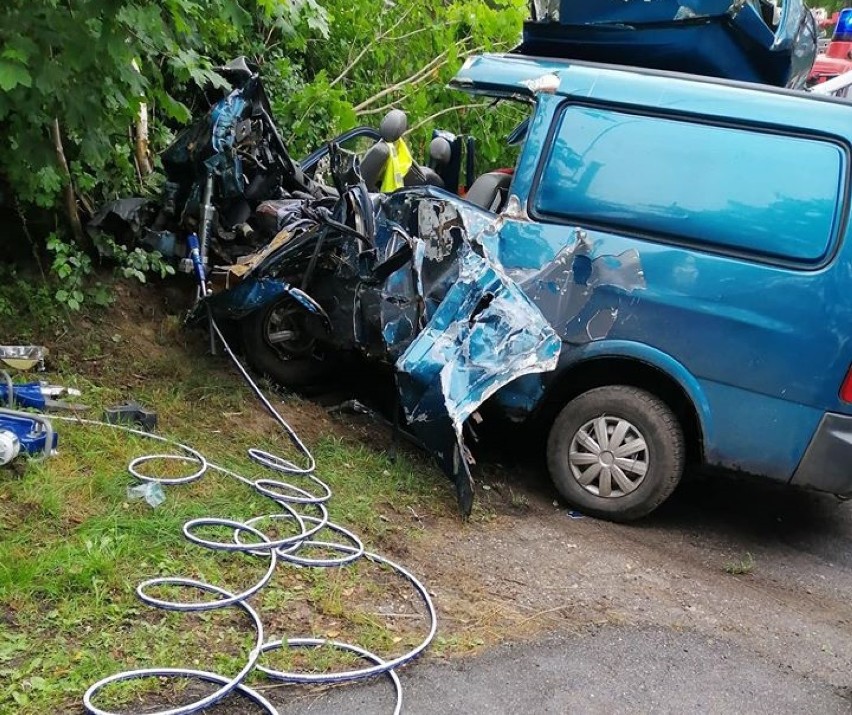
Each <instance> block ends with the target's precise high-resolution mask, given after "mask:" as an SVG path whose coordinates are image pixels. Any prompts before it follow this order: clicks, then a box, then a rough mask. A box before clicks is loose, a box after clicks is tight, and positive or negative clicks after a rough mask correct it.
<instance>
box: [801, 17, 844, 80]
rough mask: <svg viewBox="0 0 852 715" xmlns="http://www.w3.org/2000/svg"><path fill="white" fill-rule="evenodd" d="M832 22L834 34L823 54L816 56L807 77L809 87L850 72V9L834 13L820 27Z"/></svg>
mask: <svg viewBox="0 0 852 715" xmlns="http://www.w3.org/2000/svg"><path fill="white" fill-rule="evenodd" d="M832 22H835V23H836V24H835V25H834V34H833V35H832V37H831V42H829V44H828V48H827V49H826V51H825V53H824V54H819V55H817V58H816V61H815V62H814V66H813V69H811V73H810V75H809V76H808V86H809V87H812V86H814V85H816V84H822V83H823V82H825V81H826V80H829V79H832V78H834V77H838V76H840V75H842V74H844V73H845V72H850V71H852V8H847V9H846V10H841V11H840V12H839V13H835V14H834V15H832V17H831V18H830V19H827V20H825V21H824V22H821V23H820V25H822V26H827V25H830V24H832Z"/></svg>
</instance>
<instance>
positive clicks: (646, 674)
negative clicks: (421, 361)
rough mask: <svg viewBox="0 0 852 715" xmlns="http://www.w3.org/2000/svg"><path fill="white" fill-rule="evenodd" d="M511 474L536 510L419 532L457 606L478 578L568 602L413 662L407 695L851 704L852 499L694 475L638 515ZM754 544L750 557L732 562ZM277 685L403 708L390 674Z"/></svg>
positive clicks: (823, 708)
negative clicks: (461, 654) (443, 532)
mask: <svg viewBox="0 0 852 715" xmlns="http://www.w3.org/2000/svg"><path fill="white" fill-rule="evenodd" d="M499 478H500V477H499V476H498V477H495V479H499ZM494 485H495V486H494V488H493V489H492V490H491V492H489V493H493V492H494V491H500V489H499V487H498V483H497V482H494ZM513 486H514V487H515V489H516V490H517V489H518V488H525V489H527V492H526V494H527V495H528V496H529V498H530V500H531V504H530V507H529V509H528V510H526V511H525V513H523V514H518V515H517V516H514V517H506V516H502V517H499V518H497V519H495V521H494V523H492V524H489V525H488V526H487V527H483V526H473V527H470V528H467V529H465V530H464V531H463V532H462V533H460V534H459V535H458V538H449V539H447V538H443V539H440V540H438V539H436V540H435V541H434V542H430V543H429V544H427V545H426V547H425V548H426V549H430V550H431V551H430V555H431V557H432V560H431V569H432V576H431V578H432V583H434V584H435V587H436V591H437V593H436V596H437V600H438V602H439V603H443V604H444V606H445V610H446V611H447V612H448V613H447V615H448V616H449V617H450V618H452V617H454V616H455V615H456V614H457V613H458V612H459V611H460V610H461V608H462V606H463V604H464V603H465V599H468V598H469V600H470V602H471V603H472V604H476V603H477V602H478V599H481V598H485V596H483V593H486V594H487V598H488V599H489V600H488V605H489V606H490V605H491V604H492V603H493V602H494V600H495V599H496V600H502V602H504V603H507V604H508V603H511V604H513V605H515V606H517V607H518V608H519V609H522V610H523V612H524V613H526V612H531V613H540V612H547V611H551V610H552V609H554V608H559V607H560V606H561V605H562V604H564V609H565V610H564V611H560V612H559V614H558V617H555V618H553V619H552V620H548V621H546V622H545V623H544V624H543V628H542V629H541V630H540V631H539V632H538V633H537V634H534V635H533V637H534V640H533V641H530V640H528V639H527V640H523V639H521V640H520V641H518V640H516V641H515V642H514V643H512V642H511V641H512V640H513V639H512V638H511V637H510V638H507V639H506V640H507V641H509V643H507V644H504V645H499V646H497V647H494V648H491V649H487V650H486V651H485V652H484V653H483V654H482V655H479V656H475V657H468V658H461V659H456V660H451V661H441V660H438V659H435V658H432V657H429V656H427V657H426V658H425V659H424V660H423V661H421V662H417V663H414V664H412V665H411V666H409V667H407V668H405V669H403V670H402V671H401V672H400V677H401V679H402V683H403V687H404V698H405V700H404V703H405V705H404V708H403V712H404V713H410V714H413V715H418V714H421V713H422V714H424V715H425V714H427V713H428V714H429V715H433V714H434V713H446V714H448V715H451V714H454V713H465V714H467V713H473V714H479V713H483V714H484V713H635V712H654V713H657V712H661V713H687V712H689V713H692V712H700V713H742V712H748V713H771V714H772V715H778V714H780V713H852V687H850V686H852V504H842V503H839V502H838V501H837V500H836V499H834V498H833V497H830V496H826V495H818V494H813V493H805V492H798V491H794V490H789V489H782V488H776V487H775V486H773V485H768V484H765V483H761V482H756V481H749V480H745V481H743V480H740V479H732V478H725V477H710V478H698V479H693V480H690V481H688V482H687V483H686V484H684V485H683V487H682V488H681V489H680V490H678V492H677V493H676V494H675V496H674V497H673V499H672V500H671V501H670V502H669V503H667V504H666V505H664V507H663V508H662V509H660V510H659V511H658V512H657V513H656V514H654V515H653V516H652V517H650V518H648V519H646V520H644V521H643V522H641V523H639V524H637V525H632V526H628V525H616V524H609V523H606V522H601V521H597V520H594V519H588V518H587V519H570V518H568V516H567V513H566V509H565V508H564V507H563V506H562V505H560V506H559V507H554V506H553V496H554V495H553V493H552V492H551V491H550V487H549V486H548V485H547V484H546V483H544V482H539V483H536V482H535V481H533V482H529V480H525V481H522V483H521V484H514V485H513ZM502 491H503V492H505V491H506V490H505V486H504V488H503V489H502ZM746 554H748V555H750V557H751V558H753V564H754V566H753V569H752V571H751V572H749V573H747V574H742V575H733V574H730V573H728V572H727V571H726V568H727V564H729V563H730V562H731V561H732V560H736V559H739V558H742V557H743V556H744V555H746ZM454 567H457V570H456V571H453V568H454ZM463 576H466V577H467V579H466V580H465V579H464V578H463ZM456 582H458V583H459V584H463V585H459V586H456V585H454V584H455V583H456ZM471 584H477V590H476V591H473V590H466V589H470V587H471ZM480 587H481V591H480V590H479V588H480ZM471 610H473V609H471ZM591 622H593V623H595V624H596V625H594V626H593V627H587V624H588V623H591ZM527 635H529V634H527ZM274 695H275V697H274V700H275V702H276V704H277V705H278V706H279V707H280V708H281V712H282V713H288V714H289V713H296V712H299V713H340V714H343V713H349V712H352V713H390V712H392V711H393V697H392V689H391V687H390V685H389V683H387V682H379V683H374V684H371V685H355V686H343V687H340V688H334V689H332V690H330V691H325V692H322V693H317V692H311V691H306V690H303V689H301V690H294V691H288V690H287V689H281V690H276V691H275V693H274Z"/></svg>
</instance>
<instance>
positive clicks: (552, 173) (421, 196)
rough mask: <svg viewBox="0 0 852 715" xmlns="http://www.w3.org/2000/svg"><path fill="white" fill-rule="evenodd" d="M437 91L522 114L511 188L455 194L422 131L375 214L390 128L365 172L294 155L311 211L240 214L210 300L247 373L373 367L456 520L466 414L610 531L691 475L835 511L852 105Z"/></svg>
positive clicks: (850, 441) (532, 71) (851, 265)
mask: <svg viewBox="0 0 852 715" xmlns="http://www.w3.org/2000/svg"><path fill="white" fill-rule="evenodd" d="M452 86H453V87H455V88H457V89H461V90H463V91H466V92H469V93H473V94H480V95H486V96H487V97H489V98H494V99H496V100H498V101H499V100H515V101H520V102H523V103H526V104H527V105H528V107H529V116H528V119H527V120H526V121H525V122H523V123H522V124H521V125H520V126H519V127H518V129H517V130H516V131H515V132H513V135H512V141H513V142H514V143H516V144H520V145H521V148H520V156H519V159H518V163H517V165H516V167H515V169H514V171H506V170H493V171H489V172H486V173H485V174H483V175H481V176H479V177H478V178H476V179H475V180H473V181H472V182H471V185H470V187H469V189H468V190H467V191H466V192H464V191H461V190H459V188H458V186H459V183H460V182H459V180H458V172H459V166H460V165H461V162H460V160H459V159H458V156H455V158H453V155H452V153H451V146H450V144H449V140H448V139H447V140H446V141H445V143H444V144H442V141H444V140H445V139H446V137H445V136H444V135H441V134H440V133H438V136H437V137H436V139H435V140H434V141H433V148H436V150H435V155H434V157H433V159H434V161H432V162H430V165H429V166H427V167H422V168H421V169H418V170H417V172H415V173H416V174H417V177H415V178H416V179H417V180H416V181H412V182H411V183H409V180H408V179H409V176H408V174H407V175H406V177H405V179H406V180H405V184H406V186H405V187H404V188H399V189H396V190H393V191H384V192H382V191H380V190H379V189H378V186H377V184H376V179H377V178H378V177H380V176H381V174H380V173H376V171H374V169H376V168H377V167H379V168H381V161H382V157H387V156H389V155H390V154H391V153H392V151H396V149H395V148H394V147H395V146H397V143H398V142H399V141H400V139H401V137H402V136H403V134H404V131H405V121H404V116H402V115H401V113H399V112H396V113H391V114H389V116H388V118H386V121H383V123H382V127H381V129H380V136H381V139H380V140H379V142H378V143H377V144H375V145H374V146H373V147H371V148H369V149H368V150H367V151H366V153H365V154H364V156H363V157H362V158H361V159H362V160H361V163H360V166H361V171H360V173H359V171H358V170H357V166H355V165H350V163H347V161H348V160H345V159H344V157H343V154H342V153H341V150H340V147H338V146H337V144H343V143H345V141H348V140H349V139H351V137H350V136H349V135H345V136H344V137H341V138H339V142H332V143H330V144H329V145H328V147H327V148H326V149H324V150H322V151H320V152H319V153H315V154H314V155H311V156H310V157H308V159H306V160H305V161H304V162H302V164H301V171H302V172H303V174H304V176H305V177H308V178H309V179H310V180H311V182H312V183H311V184H310V187H309V188H310V190H311V191H312V192H313V195H314V196H317V197H319V198H318V199H312V198H308V199H306V198H304V197H305V196H306V193H305V192H302V193H301V194H300V195H298V196H294V197H285V198H284V199H282V200H281V201H278V202H275V201H272V202H269V203H270V204H274V205H270V206H267V207H266V209H264V208H263V207H261V208H260V209H258V211H259V212H261V213H264V214H265V215H266V216H267V217H273V218H275V222H274V226H273V229H272V231H271V233H270V242H269V243H268V245H267V246H266V247H264V248H263V249H262V250H261V251H259V252H258V253H257V254H255V255H254V256H253V257H251V258H250V259H248V260H246V261H242V262H241V263H240V264H239V265H236V266H231V267H224V268H223V269H222V270H221V271H220V272H219V273H218V274H215V272H214V278H215V277H216V275H218V279H217V280H218V284H220V285H221V286H223V287H224V288H223V291H222V292H220V293H218V294H216V295H214V296H212V297H211V298H210V299H209V300H208V301H207V303H209V305H210V307H211V308H212V310H213V313H214V314H215V315H217V316H219V317H220V318H228V319H231V320H234V321H238V322H239V323H240V325H241V330H242V336H243V344H244V348H245V351H246V355H247V357H248V359H249V362H250V363H251V364H252V366H253V367H254V368H255V369H257V370H259V371H261V372H264V373H266V374H268V375H270V376H271V377H273V378H274V379H275V380H277V381H278V382H280V383H283V384H287V385H305V384H308V383H310V381H312V380H316V379H318V377H319V376H320V374H321V373H323V372H325V373H326V374H327V373H328V372H329V371H331V372H333V373H336V374H338V375H343V374H346V370H345V369H342V368H341V367H340V365H339V363H337V362H336V358H334V357H333V356H335V355H340V354H346V355H352V354H355V355H357V356H359V359H360V358H366V359H368V360H371V361H374V362H379V363H383V364H384V365H386V366H387V367H388V368H390V369H392V370H393V371H394V373H395V375H394V378H395V381H396V385H397V389H398V393H399V405H400V407H401V410H400V412H401V413H403V414H404V417H405V419H406V421H407V422H408V424H409V428H410V430H411V431H412V432H413V433H414V434H415V435H416V436H417V437H418V438H419V439H420V441H421V442H422V443H423V444H424V445H425V446H426V447H427V448H429V449H430V450H431V451H432V452H433V454H434V455H435V456H436V459H437V460H438V462H439V463H440V464H441V465H442V467H443V468H444V470H445V471H446V472H447V474H448V475H449V476H450V477H451V478H452V479H453V481H454V482H455V485H456V490H457V494H458V497H459V503H460V505H461V508H462V511H463V512H464V513H469V511H470V508H471V505H472V500H473V492H474V490H473V480H472V477H471V471H470V463H471V458H470V451H469V450H468V449H467V447H466V445H465V439H466V437H467V436H468V435H469V432H468V429H469V427H470V421H471V419H472V418H474V417H475V416H476V414H477V413H478V412H479V408H480V407H483V411H484V412H483V413H487V410H488V408H490V407H496V408H499V409H500V410H502V411H503V412H504V413H505V414H507V415H508V416H509V417H510V418H511V419H514V420H516V421H530V420H532V421H535V424H537V425H541V426H543V429H547V430H548V432H549V438H548V442H547V462H548V465H549V470H550V473H551V476H552V478H553V481H554V482H555V484H556V486H557V487H558V489H559V490H560V492H561V493H562V494H563V495H564V497H565V498H566V500H568V501H569V502H570V503H572V504H574V505H575V506H577V507H578V508H580V509H582V510H583V511H585V512H586V513H589V514H594V515H598V516H602V517H605V518H610V519H622V520H627V519H635V518H638V517H641V516H643V515H646V514H648V513H649V512H651V511H652V510H653V509H654V508H656V507H657V506H658V505H659V504H661V503H662V502H663V501H664V500H665V499H666V498H667V497H668V496H669V495H670V494H671V493H672V491H673V490H674V489H675V487H676V486H677V484H678V482H679V480H680V479H681V476H682V474H683V471H684V468H685V466H686V465H687V464H701V463H703V464H707V465H712V466H715V467H721V468H724V469H730V470H736V471H739V472H743V473H748V474H753V475H758V476H761V477H766V478H769V479H772V480H775V481H778V482H784V483H790V484H793V485H797V486H802V487H809V488H813V489H818V490H822V491H827V492H832V493H836V494H841V495H848V494H852V375H850V372H849V369H850V362H852V344H850V334H851V333H852V292H850V289H849V286H850V285H852V242H851V241H850V240H847V233H848V231H849V195H850V185H849V182H850V151H852V108H850V106H849V105H848V104H845V103H843V102H842V101H839V100H836V99H833V98H819V97H814V96H810V95H808V94H806V93H804V92H796V91H792V90H785V89H776V88H771V87H765V86H760V85H755V84H745V83H738V82H731V81H726V80H718V79H707V78H701V77H696V76H690V75H683V74H675V73H671V72H665V71H655V70H641V69H635V68H625V67H616V66H612V65H599V64H591V63H584V62H579V61H565V60H554V59H542V58H531V57H525V56H522V55H518V54H507V55H482V56H477V57H474V58H470V59H469V60H468V61H467V62H466V63H465V65H464V66H463V67H462V69H461V70H460V71H459V73H458V74H457V76H456V77H455V79H454V80H453V82H452ZM370 131H372V132H373V135H372V137H371V141H376V139H375V132H374V131H373V130H370ZM356 133H357V132H356ZM451 138H452V137H451ZM453 141H455V139H454V140H453ZM382 142H384V143H383V144H382ZM456 145H458V142H456ZM379 150H381V151H379ZM438 150H440V151H438ZM332 151H333V152H334V154H333V156H331V155H329V152H332ZM327 155H328V156H327ZM323 156H325V158H327V159H333V160H334V161H331V162H330V163H329V162H325V165H328V166H337V167H338V168H339V169H340V171H339V173H338V174H336V175H335V184H336V186H338V187H339V192H333V191H331V190H327V186H325V184H323V183H322V181H321V177H322V172H323V171H324V169H321V168H320V167H321V166H323ZM442 157H443V159H442ZM447 157H449V159H448V158H447ZM441 161H444V162H445V163H444V164H443V165H442V164H441ZM450 165H452V166H454V167H455V169H454V171H455V172H456V175H455V178H453V177H452V176H450V175H448V174H447V173H446V168H447V166H450ZM370 167H372V168H370ZM414 168H416V164H414V165H412V169H411V171H410V172H409V173H411V172H413V171H414ZM370 172H372V173H370ZM441 172H444V173H443V174H442V173H441ZM368 175H369V178H368ZM352 177H354V179H353V178H352ZM418 177H419V178H418ZM332 205H333V210H326V209H325V208H323V207H325V206H332ZM272 235H274V236H275V238H274V239H273V238H271V237H272ZM214 282H215V281H214ZM480 416H481V414H480Z"/></svg>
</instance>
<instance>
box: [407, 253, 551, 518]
mask: <svg viewBox="0 0 852 715" xmlns="http://www.w3.org/2000/svg"><path fill="white" fill-rule="evenodd" d="M560 347H561V341H560V340H559V337H558V336H557V335H556V332H555V331H554V330H553V328H552V327H551V326H550V325H549V324H548V322H547V321H546V320H545V319H544V316H542V314H541V312H540V311H539V310H537V309H536V307H535V306H534V305H533V304H532V302H531V301H530V300H529V299H528V298H527V296H526V295H525V294H524V293H523V292H522V291H521V290H520V288H519V287H518V286H517V285H516V284H515V283H514V282H513V281H512V280H511V279H510V278H509V277H508V276H506V274H505V273H503V272H502V271H501V270H500V269H499V267H498V266H496V265H494V264H492V263H490V262H489V261H488V260H487V259H485V258H483V257H482V256H480V255H478V254H477V253H476V252H475V251H474V250H473V249H472V248H471V247H470V246H469V245H465V246H464V248H463V249H462V250H461V254H460V257H459V276H458V280H457V281H456V283H455V284H454V285H453V287H452V288H451V289H450V291H449V292H448V293H447V295H446V297H445V298H444V300H443V301H442V302H441V304H440V305H439V306H438V309H437V310H436V311H435V314H434V316H433V317H432V320H431V321H430V322H429V324H428V325H427V326H426V327H425V329H424V330H423V331H422V332H421V333H420V334H419V335H418V336H417V338H415V340H414V341H413V342H412V343H411V345H410V346H409V347H408V350H407V351H406V352H405V354H404V355H403V356H402V357H401V358H400V359H399V361H398V362H397V364H396V368H397V384H398V386H399V393H400V400H401V402H402V406H403V409H404V410H405V416H406V419H407V421H408V423H409V424H410V426H411V428H412V430H413V431H414V433H415V434H416V435H417V436H418V437H419V438H420V439H421V440H422V441H423V442H424V444H426V446H427V447H429V448H431V449H433V450H434V452H435V455H436V458H437V459H438V461H439V463H440V464H441V466H442V467H443V469H444V470H445V471H446V472H447V473H448V474H451V475H452V476H453V479H454V482H455V484H456V492H457V495H458V498H459V505H460V506H461V509H462V511H463V512H464V513H465V514H469V513H470V509H471V506H472V499H473V497H472V494H473V492H472V488H471V487H472V483H471V476H470V468H469V460H470V458H469V456H468V454H467V451H466V449H465V446H464V438H463V434H462V426H463V425H464V422H465V420H467V418H468V417H470V416H471V415H472V414H473V412H474V411H475V410H476V409H477V408H478V407H480V406H481V405H482V404H483V403H484V402H485V401H486V400H487V399H488V398H489V397H490V396H491V395H493V394H494V393H496V392H497V391H498V390H500V388H502V387H504V386H506V385H508V384H509V383H511V382H513V381H514V380H516V379H518V378H519V377H522V376H524V375H530V374H535V373H542V372H547V371H549V370H553V369H554V368H555V367H556V362H557V360H558V357H559V351H560Z"/></svg>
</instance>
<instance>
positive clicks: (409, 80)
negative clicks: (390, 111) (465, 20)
mask: <svg viewBox="0 0 852 715" xmlns="http://www.w3.org/2000/svg"><path fill="white" fill-rule="evenodd" d="M446 62H447V51H446V50H444V51H443V52H442V53H441V54H440V55H438V56H437V57H435V58H434V59H433V60H431V61H430V62H428V63H427V64H425V65H424V66H423V67H421V68H420V69H419V70H417V71H416V72H415V73H414V74H412V75H409V76H408V77H406V78H405V79H403V80H400V81H399V82H397V83H396V84H392V85H391V86H390V87H386V88H385V89H383V90H382V91H381V92H377V93H376V94H374V95H373V96H372V97H368V98H367V99H365V100H364V101H363V102H361V103H360V104H358V105H356V106H355V107H353V109H354V111H355V113H356V114H358V113H360V112H362V111H363V110H364V109H366V108H367V107H369V106H370V105H371V104H373V103H375V102H378V101H379V100H380V99H382V98H383V97H387V96H388V95H389V94H391V93H393V92H396V91H397V90H400V89H402V88H403V87H406V86H408V85H411V84H417V83H418V82H422V81H423V80H424V79H426V77H427V76H428V75H429V73H430V72H431V71H432V70H435V69H437V68H438V67H441V66H442V65H444V64H445V63H446Z"/></svg>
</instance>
